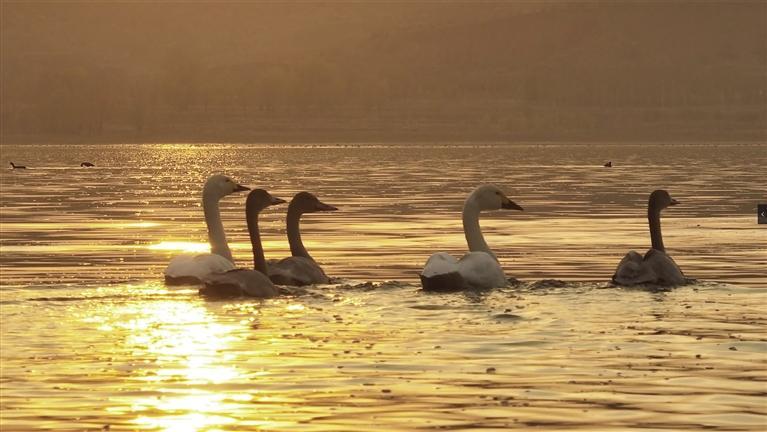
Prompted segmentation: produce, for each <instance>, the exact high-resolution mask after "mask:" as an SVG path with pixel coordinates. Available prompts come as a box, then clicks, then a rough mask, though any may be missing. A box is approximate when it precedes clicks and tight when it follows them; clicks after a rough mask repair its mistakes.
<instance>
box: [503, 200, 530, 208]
mask: <svg viewBox="0 0 767 432" xmlns="http://www.w3.org/2000/svg"><path fill="white" fill-rule="evenodd" d="M501 208H502V209H505V210H519V211H525V209H523V208H522V207H520V206H519V205H518V204H517V203H515V202H514V201H512V200H510V199H508V198H507V199H506V201H504V203H503V204H502V205H501Z"/></svg>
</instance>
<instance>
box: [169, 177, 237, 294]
mask: <svg viewBox="0 0 767 432" xmlns="http://www.w3.org/2000/svg"><path fill="white" fill-rule="evenodd" d="M247 190H250V188H248V187H246V186H242V185H240V184H238V183H237V182H235V181H234V180H232V179H231V178H229V177H227V176H225V175H221V174H216V175H212V176H210V177H209V178H208V180H207V181H206V182H205V186H204V187H203V189H202V208H203V213H204V214H205V224H206V225H207V227H208V243H209V244H210V253H202V254H183V255H178V256H176V257H174V258H173V259H172V260H171V261H170V262H169V263H168V267H166V268H165V272H164V275H165V284H166V285H189V284H199V283H202V278H203V277H205V276H207V275H209V274H212V273H222V272H226V271H229V270H234V269H235V266H234V259H233V258H232V251H231V250H230V249H229V245H228V244H227V242H226V234H225V233H224V225H223V224H222V223H221V213H220V211H219V209H218V202H219V201H220V200H221V199H222V198H224V197H226V196H228V195H230V194H233V193H236V192H243V191H247Z"/></svg>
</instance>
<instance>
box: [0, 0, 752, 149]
mask: <svg viewBox="0 0 767 432" xmlns="http://www.w3.org/2000/svg"><path fill="white" fill-rule="evenodd" d="M1 20H2V21H1V22H2V30H0V31H1V32H2V39H1V41H0V44H1V47H2V57H1V60H2V68H1V69H0V79H1V80H2V101H1V102H2V107H1V112H0V116H1V117H0V118H1V119H2V129H1V131H0V132H1V133H2V141H3V142H11V141H25V140H40V139H45V140H56V141H61V140H64V141H72V140H88V141H99V140H101V141H133V142H136V141H139V142H140V141H163V140H175V141H260V140H280V141H293V140H308V141H313V140H317V141H324V140H365V141H386V140H398V139H411V140H519V139H524V140H618V141H620V140H627V141H632V140H664V141H665V140H761V141H765V140H767V2H761V1H752V2H736V1H727V2H725V1H721V2H714V1H700V2H691V1H685V2H681V1H680V2H615V3H606V2H605V3H581V2H577V3H576V2H572V3H543V2H541V3H509V4H505V3H500V4H493V3H487V4H484V3H465V4H461V3H452V2H451V3H444V4H438V3H420V4H411V3H391V4H384V3H375V4H372V3H359V4H357V3H337V4H330V3H328V4H320V3H305V4H298V3H296V4H278V3H251V4H228V3H227V4H223V3H221V4H219V3H216V4H212V3H210V4H202V3H200V4H196V3H195V4H191V3H190V4H182V3H163V4H159V5H153V4H149V3H122V4H114V3H112V4H96V3H67V4H63V3H21V2H3V3H2V18H1Z"/></svg>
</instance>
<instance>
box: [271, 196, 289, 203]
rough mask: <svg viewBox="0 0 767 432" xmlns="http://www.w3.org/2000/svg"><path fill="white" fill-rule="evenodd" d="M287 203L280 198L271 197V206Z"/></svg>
mask: <svg viewBox="0 0 767 432" xmlns="http://www.w3.org/2000/svg"><path fill="white" fill-rule="evenodd" d="M286 202H287V201H285V200H284V199H282V198H277V197H276V196H272V202H271V205H277V204H285V203H286Z"/></svg>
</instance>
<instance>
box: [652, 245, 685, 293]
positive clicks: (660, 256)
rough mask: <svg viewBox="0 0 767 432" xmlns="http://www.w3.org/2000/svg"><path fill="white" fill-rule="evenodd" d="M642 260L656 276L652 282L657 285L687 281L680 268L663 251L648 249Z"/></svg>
mask: <svg viewBox="0 0 767 432" xmlns="http://www.w3.org/2000/svg"><path fill="white" fill-rule="evenodd" d="M643 262H644V264H645V265H646V266H648V267H649V268H651V269H652V271H653V273H654V274H655V276H656V278H655V280H654V281H653V283H656V284H659V285H683V284H684V283H685V282H687V279H686V278H685V277H684V274H683V273H682V270H681V269H680V268H679V266H678V265H676V262H674V260H673V259H672V258H671V257H670V256H668V255H667V254H666V253H665V252H661V251H659V250H657V249H650V250H649V251H647V253H646V254H645V256H644V260H643Z"/></svg>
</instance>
